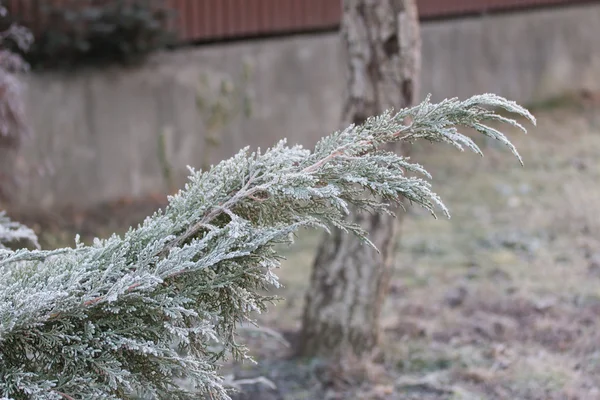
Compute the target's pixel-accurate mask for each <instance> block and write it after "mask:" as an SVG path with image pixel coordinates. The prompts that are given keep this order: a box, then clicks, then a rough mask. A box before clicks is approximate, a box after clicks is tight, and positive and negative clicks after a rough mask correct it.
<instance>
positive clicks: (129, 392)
mask: <svg viewBox="0 0 600 400" xmlns="http://www.w3.org/2000/svg"><path fill="white" fill-rule="evenodd" d="M496 107H502V108H504V109H506V110H508V111H510V112H514V113H516V114H518V115H520V116H523V117H525V118H528V119H529V120H531V121H532V122H534V121H535V120H534V118H533V116H531V115H530V114H529V113H528V112H527V111H526V110H525V109H523V108H521V107H519V106H518V105H516V104H515V103H512V102H509V101H507V100H504V99H502V98H500V97H497V96H494V95H483V96H476V97H473V98H471V99H469V100H466V101H458V100H456V99H453V100H446V101H444V102H442V103H439V104H431V103H430V102H429V100H427V101H425V102H424V103H422V104H421V105H419V106H417V107H413V108H410V109H404V110H401V111H399V112H387V113H384V114H383V115H381V116H377V117H373V118H370V119H368V120H367V121H366V123H365V124H363V125H360V126H350V127H348V128H347V129H345V130H343V131H340V132H336V133H334V134H332V135H331V136H327V137H325V138H323V139H322V140H321V141H320V142H319V143H318V144H317V145H316V147H315V149H314V150H313V151H310V150H307V149H304V148H302V147H301V146H292V147H288V146H286V143H285V141H281V142H279V143H278V144H277V145H275V146H274V147H273V148H271V149H269V150H267V151H266V152H254V153H250V152H249V151H248V149H244V150H242V151H240V152H239V153H238V154H237V155H235V156H234V157H232V158H231V159H229V160H225V161H223V162H221V163H219V164H218V165H216V166H214V167H212V168H211V169H210V170H209V171H207V172H196V171H192V172H191V176H190V181H189V183H188V184H187V185H186V187H185V189H183V190H181V191H180V192H179V193H177V194H176V195H174V196H172V197H170V198H169V204H168V206H167V207H166V208H165V209H164V210H163V211H158V212H156V213H155V214H154V215H152V216H151V217H148V218H147V219H146V220H145V221H144V222H143V223H142V224H141V225H139V226H138V227H137V228H132V229H130V230H129V231H128V232H127V233H126V234H125V235H123V236H117V235H113V236H111V237H110V238H108V239H106V240H96V241H95V242H94V243H93V245H91V246H86V245H83V244H82V243H80V242H79V240H76V243H75V244H76V246H75V248H72V249H71V248H65V249H59V250H54V251H40V250H34V251H30V250H24V249H23V250H18V251H10V250H0V370H1V371H2V374H1V376H0V396H4V398H7V399H57V400H58V399H134V398H143V399H196V398H210V399H226V398H228V395H227V391H226V389H225V386H226V383H227V382H224V381H223V379H222V377H220V375H219V371H218V365H219V363H220V361H222V360H223V358H225V357H227V356H234V357H236V358H244V357H246V351H245V348H244V347H243V346H241V345H240V344H238V343H237V342H236V338H237V335H236V333H237V327H238V326H239V325H242V324H246V323H249V322H252V321H251V319H250V318H251V314H252V313H253V312H261V311H264V310H265V308H266V305H267V304H268V302H269V301H270V300H271V298H270V297H268V296H265V295H264V290H263V289H266V288H269V287H270V286H277V284H278V283H277V277H276V276H275V275H274V273H273V270H274V269H275V268H277V267H278V266H279V261H280V257H279V256H278V255H277V253H276V251H275V245H276V244H278V243H286V242H290V241H291V239H292V237H293V233H294V232H296V231H297V230H298V229H300V228H303V227H322V228H325V229H327V228H328V227H339V228H342V229H344V230H346V231H350V232H352V233H354V234H356V235H359V236H360V237H361V238H364V239H365V241H367V238H366V233H365V232H363V231H362V230H361V229H360V227H358V226H355V225H352V224H351V222H349V219H347V218H345V215H346V214H347V212H348V209H349V206H350V205H352V206H356V207H357V208H358V209H360V210H364V211H371V212H388V207H389V206H391V205H397V204H399V202H400V200H401V199H402V198H407V199H410V200H411V201H412V202H414V203H417V204H419V205H421V206H423V207H425V208H427V209H428V210H430V211H431V212H434V210H435V208H436V207H439V208H441V210H442V211H444V212H446V213H447V210H446V208H445V206H444V205H443V203H442V202H441V200H440V199H439V198H438V196H437V195H436V194H435V193H434V192H433V191H432V190H431V187H430V183H429V182H428V180H427V179H428V177H429V175H428V174H427V172H426V171H425V170H424V169H423V167H421V166H419V165H417V164H412V163H411V162H409V160H408V159H406V158H403V157H401V156H399V155H396V154H394V153H390V152H388V151H385V150H384V145H385V144H387V143H390V142H395V141H403V140H404V141H412V140H416V139H426V140H432V141H441V142H448V143H450V144H452V145H454V146H457V147H459V148H463V147H466V148H469V149H471V150H474V151H476V152H480V151H479V149H478V147H477V146H476V145H475V143H473V141H471V140H470V139H469V138H468V137H466V136H464V135H462V134H460V133H459V132H458V130H457V127H471V128H475V129H476V130H478V131H480V132H481V133H483V134H485V135H488V136H491V137H493V138H495V139H498V140H500V141H502V142H504V143H506V144H507V145H508V146H509V147H510V148H511V149H512V150H513V151H514V152H515V154H517V153H516V151H515V150H514V148H513V147H512V145H511V144H510V142H509V141H508V140H507V139H506V138H505V137H504V135H502V134H501V133H500V132H499V131H497V130H495V129H494V128H492V127H490V126H488V125H486V123H488V122H506V123H510V124H512V125H516V126H519V127H520V125H519V124H518V123H517V122H516V121H514V120H512V119H509V118H507V117H504V116H501V115H499V114H496V113H495V112H494V111H492V108H496ZM406 121H410V122H406ZM414 173H417V174H421V175H422V176H424V177H425V178H420V177H416V176H413V175H414ZM367 242H368V241H367ZM173 343H178V348H176V349H174V348H173V346H172V344H173ZM181 381H185V382H186V383H190V385H186V388H187V387H193V390H192V389H184V388H182V387H181V386H178V385H177V383H178V382H181Z"/></svg>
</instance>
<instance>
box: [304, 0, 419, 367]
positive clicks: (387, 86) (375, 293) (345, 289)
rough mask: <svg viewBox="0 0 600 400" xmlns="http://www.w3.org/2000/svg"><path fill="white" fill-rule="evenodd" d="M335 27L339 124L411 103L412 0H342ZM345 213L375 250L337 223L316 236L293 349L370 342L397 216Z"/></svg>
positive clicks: (368, 350) (340, 353)
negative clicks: (341, 60) (341, 84)
mask: <svg viewBox="0 0 600 400" xmlns="http://www.w3.org/2000/svg"><path fill="white" fill-rule="evenodd" d="M341 31H342V35H343V38H344V42H345V45H346V51H347V54H346V57H347V62H348V71H347V72H348V88H347V89H348V91H347V94H346V99H345V105H344V111H343V118H342V119H343V124H344V125H348V124H350V123H357V124H360V123H362V122H363V121H364V120H365V119H366V118H368V117H370V116H374V115H377V114H380V113H382V112H383V111H385V110H386V109H390V108H395V109H399V108H404V107H408V106H411V105H413V104H414V102H415V96H416V95H418V87H417V80H418V74H419V70H420V44H421V43H420V35H419V21H418V14H417V7H416V4H415V0H344V1H343V19H342V26H341ZM393 150H394V151H402V149H401V148H399V146H397V147H396V148H394V149H393ZM398 216H399V217H400V216H401V212H400V213H398ZM351 218H352V219H353V220H354V222H357V223H359V224H360V225H361V226H362V227H363V228H364V229H365V230H366V231H367V232H369V235H370V236H369V238H370V239H371V241H372V242H373V243H374V244H375V245H376V246H377V248H378V249H379V250H380V253H378V252H376V251H374V250H373V249H372V248H370V247H368V246H367V245H364V244H362V243H361V242H360V241H359V240H358V239H356V238H355V237H354V236H352V235H348V234H344V233H342V232H341V231H339V230H335V231H334V232H333V233H332V234H331V235H330V236H326V237H325V238H324V240H323V241H322V244H321V245H320V247H319V250H318V254H317V257H316V259H315V261H314V266H313V272H312V276H311V281H310V287H309V289H308V293H307V296H306V304H305V308H304V316H303V321H302V332H301V337H300V344H299V348H298V355H299V356H306V357H313V356H320V357H335V358H339V357H344V356H354V357H359V358H364V357H368V356H370V355H371V354H372V351H373V350H374V349H375V348H376V346H377V344H378V340H379V317H380V314H381V309H382V306H383V303H384V299H385V297H386V294H387V290H388V284H389V280H390V275H391V268H392V263H393V255H394V250H395V249H394V248H395V244H396V242H397V236H396V231H397V229H396V227H397V224H398V219H397V218H396V219H395V218H393V217H390V216H387V215H381V214H376V215H366V214H357V213H353V214H352V216H351Z"/></svg>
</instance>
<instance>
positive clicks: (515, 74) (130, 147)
mask: <svg viewBox="0 0 600 400" xmlns="http://www.w3.org/2000/svg"><path fill="white" fill-rule="evenodd" d="M599 22H600V5H587V6H577V7H575V6H573V7H568V8H556V9H548V10H542V11H535V12H527V13H517V14H504V15H496V16H487V17H478V18H469V19H462V20H451V21H444V22H430V23H426V24H424V25H423V28H422V30H423V74H422V80H423V85H422V86H423V94H426V93H433V95H434V96H433V97H434V99H436V100H439V99H443V98H445V97H454V96H458V97H462V98H464V97H467V96H469V95H472V94H477V93H482V92H494V93H498V94H501V95H504V96H506V97H509V98H511V99H513V100H517V101H519V102H524V103H528V102H532V101H536V100H541V99H544V98H548V97H552V96H555V95H559V94H561V93H564V92H566V91H571V90H577V89H581V88H587V89H591V90H599V89H600V40H599V39H598V38H600V23H599ZM245 62H249V63H250V64H251V65H252V66H253V69H254V74H253V77H252V81H251V85H250V87H249V91H250V93H251V95H252V98H253V100H252V104H253V108H254V114H253V116H252V117H251V118H249V119H246V118H243V117H241V116H240V117H236V118H235V119H233V120H232V121H231V123H230V124H229V125H228V126H227V127H226V128H225V129H223V130H222V132H220V133H219V135H220V137H221V143H222V144H221V146H220V147H218V148H216V149H213V150H211V162H213V163H214V162H218V160H220V159H222V158H224V157H228V156H230V155H232V154H233V153H234V152H235V151H237V150H238V149H239V148H240V147H242V146H245V145H251V146H254V147H256V146H260V147H263V148H264V147H267V146H269V145H270V144H272V143H274V142H275V141H276V140H277V139H279V138H282V137H287V138H289V140H290V142H294V143H295V142H300V143H303V144H307V145H311V144H313V143H314V142H315V141H316V140H317V139H318V138H319V137H321V136H322V135H325V134H327V133H329V132H331V131H333V130H335V129H336V128H338V120H339V117H340V107H341V104H340V101H341V98H342V93H343V87H344V79H345V77H344V71H345V65H344V63H343V59H342V53H341V48H340V42H339V39H338V36H337V35H336V34H333V33H332V34H320V35H314V36H301V37H291V38H281V39H276V40H265V41H260V42H257V41H254V42H249V43H237V44H227V45H219V46H213V47H200V48H192V49H183V50H179V51H176V52H172V53H166V54H159V55H157V56H155V57H153V58H152V60H150V61H149V62H147V63H146V64H145V65H144V66H143V67H142V68H137V69H129V70H127V69H120V68H113V69H107V70H101V71H92V70H86V71H79V72H77V73H70V74H41V75H33V76H30V77H28V78H27V80H28V100H27V101H28V112H29V115H30V117H31V120H32V124H33V128H34V130H35V132H36V137H35V139H34V140H33V141H30V142H28V143H26V145H25V146H24V148H23V150H22V157H21V162H20V163H19V165H26V166H28V167H29V168H30V169H31V168H32V167H36V168H37V167H40V166H41V167H44V168H41V169H39V170H40V171H42V173H40V174H37V173H36V174H29V177H28V178H27V179H26V180H25V181H24V184H23V186H22V187H21V189H20V191H19V193H18V204H19V205H20V206H22V207H44V208H50V207H56V206H61V205H66V204H76V205H83V204H89V203H95V202H99V201H105V200H110V199H115V198H118V197H121V196H142V195H144V194H147V193H156V192H164V191H165V190H166V186H167V185H166V182H165V179H164V176H163V172H162V166H161V162H160V157H159V135H160V134H161V132H165V129H167V132H168V135H166V150H167V158H168V160H169V162H170V163H171V165H172V167H173V168H174V170H175V171H176V175H175V181H176V182H175V183H176V185H181V184H182V183H183V182H184V179H185V176H186V171H185V166H186V165H188V164H189V165H192V166H200V165H201V162H202V159H201V157H202V154H203V146H204V143H205V141H204V134H205V129H204V128H203V124H202V118H201V117H200V116H199V114H198V112H197V110H196V107H195V98H194V97H195V93H196V87H197V84H198V80H199V77H200V76H201V75H202V74H208V76H210V77H211V78H220V77H233V79H234V80H235V79H237V78H236V77H239V76H240V73H241V70H242V65H243V63H245ZM47 166H49V167H47Z"/></svg>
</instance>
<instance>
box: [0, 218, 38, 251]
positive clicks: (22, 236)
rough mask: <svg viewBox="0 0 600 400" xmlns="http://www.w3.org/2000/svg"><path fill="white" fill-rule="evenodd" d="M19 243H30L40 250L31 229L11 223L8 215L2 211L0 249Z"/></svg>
mask: <svg viewBox="0 0 600 400" xmlns="http://www.w3.org/2000/svg"><path fill="white" fill-rule="evenodd" d="M18 243H30V244H32V245H34V246H35V247H36V248H39V247H40V245H39V243H38V238H37V236H36V234H35V232H33V230H31V229H30V228H28V227H26V226H25V225H22V224H20V223H18V222H14V221H11V220H10V219H9V218H8V217H7V216H6V213H4V212H3V211H0V249H5V248H6V247H7V246H9V245H11V244H12V245H14V244H18Z"/></svg>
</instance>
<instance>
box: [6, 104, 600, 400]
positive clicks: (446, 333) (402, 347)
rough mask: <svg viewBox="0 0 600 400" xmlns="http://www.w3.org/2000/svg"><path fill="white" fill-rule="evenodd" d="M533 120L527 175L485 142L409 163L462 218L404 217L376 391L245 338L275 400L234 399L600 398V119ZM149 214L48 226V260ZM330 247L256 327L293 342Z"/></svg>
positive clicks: (308, 255) (290, 280)
mask: <svg viewBox="0 0 600 400" xmlns="http://www.w3.org/2000/svg"><path fill="white" fill-rule="evenodd" d="M533 112H534V114H535V115H536V117H537V118H538V126H537V127H535V128H531V129H530V132H529V134H528V135H523V134H522V133H520V132H517V131H516V130H509V131H508V133H509V137H510V138H511V140H513V142H514V143H515V145H516V146H517V148H518V149H519V151H520V152H521V155H522V156H523V159H524V162H525V166H524V167H522V166H521V165H520V164H519V163H518V161H517V160H516V159H515V158H514V157H513V156H512V155H511V154H510V152H509V151H508V149H506V148H503V147H501V145H500V144H497V143H492V142H491V141H486V140H484V139H482V138H477V139H476V141H477V143H478V144H480V146H481V147H482V149H483V150H484V153H485V157H484V158H481V157H479V156H477V155H475V154H470V153H461V152H459V151H457V150H456V149H454V148H450V147H448V146H444V145H440V144H418V145H416V146H415V148H414V152H413V155H412V159H413V160H414V161H416V162H419V163H420V164H423V165H424V166H425V167H426V168H427V169H428V170H429V171H430V172H431V173H432V175H433V176H434V188H435V190H436V192H437V193H438V194H439V195H440V196H441V197H442V199H444V201H445V203H446V205H447V206H448V207H449V209H450V212H451V214H452V218H451V219H449V220H448V219H445V218H443V216H442V215H440V218H439V219H437V220H436V219H434V218H432V217H431V215H429V214H428V213H427V212H425V211H423V210H419V209H416V208H414V207H412V208H410V209H409V210H408V212H407V213H408V215H407V217H406V219H405V221H404V223H403V226H402V238H401V242H400V244H399V253H398V257H397V262H396V265H395V271H394V277H393V281H392V284H391V288H392V289H391V294H390V297H389V300H388V302H387V304H386V309H385V315H384V319H383V329H384V337H383V348H382V352H381V355H380V356H379V357H378V360H377V363H375V364H373V368H372V370H371V371H370V372H369V373H368V374H367V375H368V376H364V374H363V376H357V374H354V375H353V374H352V373H348V371H346V372H345V373H342V372H340V371H333V370H331V369H327V368H325V367H323V365H322V363H320V362H319V360H290V359H289V358H288V357H287V353H288V350H287V348H286V347H285V346H284V345H282V344H281V343H280V342H277V341H273V340H265V339H263V338H260V337H251V335H245V336H248V338H246V340H247V342H248V346H249V347H250V348H251V349H252V351H253V354H254V355H255V356H256V359H257V361H258V364H257V365H251V364H244V365H243V366H239V365H232V366H227V367H226V371H227V372H233V373H235V374H236V376H237V377H241V378H244V377H255V376H264V377H266V378H268V379H270V380H271V381H273V382H274V383H275V384H276V385H277V389H268V387H267V386H265V385H260V384H252V385H247V386H244V388H245V389H247V391H246V393H245V394H243V395H239V396H238V397H237V398H238V399H256V400H258V399H261V400H270V399H285V400H292V399H293V400H300V399H311V400H320V399H524V400H525V399H527V400H529V399H531V400H533V399H540V400H541V399H582V400H588V399H600V379H598V377H599V376H600V104H598V103H595V102H593V101H590V100H588V101H582V102H580V101H578V102H561V104H560V107H556V105H544V106H543V107H538V108H536V109H534V110H533ZM154 204H156V202H154V203H153V202H148V204H145V205H144V207H146V208H144V207H142V206H136V205H135V204H133V205H132V204H129V203H127V202H125V203H123V204H121V205H120V206H118V205H117V206H114V207H110V208H104V209H102V210H101V211H96V212H87V213H86V214H79V213H72V214H73V215H77V218H73V220H70V221H69V222H64V220H65V217H64V216H62V217H60V218H58V217H55V218H54V219H48V218H46V219H45V220H44V221H45V222H44V223H40V224H39V226H38V230H41V231H42V232H45V233H44V234H43V235H42V239H43V240H44V242H45V244H46V245H47V246H57V245H61V244H64V243H65V240H66V239H67V238H68V241H67V243H68V244H71V243H72V240H71V238H72V237H73V235H74V232H73V231H74V230H77V231H81V230H84V233H85V234H86V235H87V236H88V237H89V236H92V235H101V236H104V235H106V234H107V232H108V231H110V230H112V229H123V227H122V226H120V225H119V224H120V223H121V224H122V223H123V221H129V222H135V220H136V219H137V220H141V218H142V215H144V213H146V212H147V211H148V209H149V208H151V206H152V205H154ZM128 207H129V208H128ZM119 210H121V211H119ZM123 210H125V211H123ZM134 211H135V213H134ZM111 215H112V216H116V217H112V218H111ZM124 216H129V219H127V218H124ZM15 218H16V219H19V217H15ZM21 219H23V220H25V222H28V223H33V222H35V221H33V219H34V218H33V217H30V218H21ZM75 220H76V221H75ZM49 221H50V222H49ZM56 221H60V223H59V222H56ZM73 221H75V222H73ZM115 221H116V222H115ZM92 222H93V223H92ZM129 222H128V223H129ZM90 226H91V227H90ZM320 238H321V233H320V232H303V233H302V234H301V235H299V237H298V241H297V244H296V246H294V247H292V248H290V249H287V248H286V249H283V252H284V253H285V255H286V257H287V260H286V261H285V262H284V265H283V267H282V268H281V269H280V270H279V273H278V275H279V276H280V277H281V281H282V283H283V284H284V285H285V287H284V288H282V289H280V290H278V291H276V294H278V295H281V296H283V297H284V298H285V300H283V301H281V302H280V303H278V304H277V305H276V306H274V307H272V308H271V310H270V312H269V313H267V314H265V315H261V316H258V319H259V321H260V323H261V325H262V326H265V327H268V328H269V329H272V330H274V331H277V332H279V333H281V334H283V335H284V337H286V338H287V339H288V340H289V341H290V342H293V340H294V333H295V332H297V331H298V329H299V324H300V318H301V312H302V305H303V300H304V292H305V289H306V286H307V285H308V281H309V274H310V268H311V262H312V258H313V256H314V250H315V245H316V243H317V242H318V241H319V239H320ZM349 369H351V366H349ZM352 377H354V379H352Z"/></svg>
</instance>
